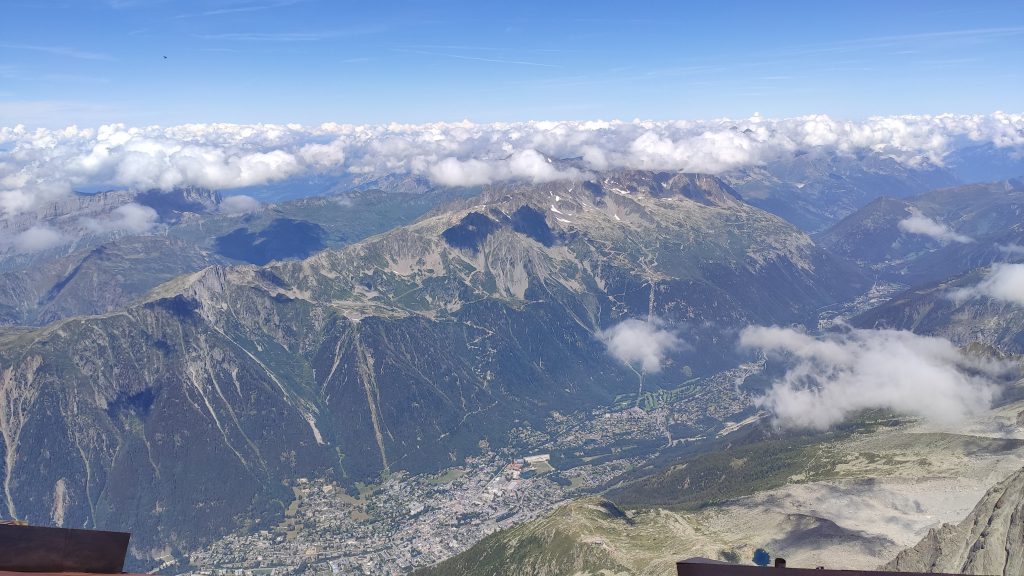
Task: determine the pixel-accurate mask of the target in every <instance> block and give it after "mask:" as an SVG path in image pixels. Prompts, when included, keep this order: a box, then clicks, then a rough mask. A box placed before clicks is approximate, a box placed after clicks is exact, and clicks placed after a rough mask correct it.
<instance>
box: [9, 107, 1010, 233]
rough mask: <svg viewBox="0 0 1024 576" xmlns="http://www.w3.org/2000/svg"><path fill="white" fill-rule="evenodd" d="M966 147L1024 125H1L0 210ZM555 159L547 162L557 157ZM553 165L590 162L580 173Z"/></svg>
mask: <svg viewBox="0 0 1024 576" xmlns="http://www.w3.org/2000/svg"><path fill="white" fill-rule="evenodd" d="M958 142H961V143H962V142H986V143H991V144H993V145H995V146H998V147H1024V115H1022V114H1006V113H995V114H991V115H952V114H944V115H939V116H893V117H876V118H870V119H868V120H864V121H858V122H846V121H840V120H835V119H832V118H829V117H828V116H803V117H797V118H787V119H778V120H772V119H766V118H762V117H760V116H754V117H752V118H747V119H741V120H733V119H719V120H710V121H659V122H652V121H640V120H635V121H630V122H621V121H612V122H605V121H580V122H520V123H496V124H473V123H470V122H460V123H437V124H422V125H406V124H389V125H382V126H356V125H349V124H333V123H328V124H322V125H320V126H312V127H310V126H301V125H297V124H288V125H270V124H257V125H236V124H187V125H182V126H173V127H169V128H161V127H159V126H149V127H135V128H133V127H128V126H125V125H121V124H114V125H105V126H101V127H99V128H98V129H92V128H79V127H76V126H71V127H68V128H64V129H60V130H46V129H38V130H29V129H27V128H25V127H23V126H15V127H6V128H0V213H3V214H5V215H11V214H17V213H19V212H24V211H29V210H33V209H36V208H38V207H39V206H41V205H42V204H44V203H46V202H48V201H51V200H53V199H56V198H60V197H61V196H62V195H65V194H68V193H70V191H71V190H72V189H73V188H76V187H84V186H89V187H106V186H109V187H132V188H139V189H148V188H158V189H163V190H170V189H172V188H175V187H180V186H186V185H194V186H203V187H208V188H213V189H231V188H239V187H244V186H257V185H262V184H266V183H269V182H274V181H279V180H284V179H287V178H290V177H293V176H297V175H301V174H308V173H350V174H384V173H393V172H406V173H410V174H415V175H421V176H426V177H428V178H430V179H432V180H433V181H434V182H437V183H439V184H445V185H466V186H468V185H480V184H488V183H491V182H494V181H498V180H506V179H510V178H525V179H529V180H533V181H536V182H547V181H552V180H557V179H561V178H574V177H577V176H579V175H580V171H581V170H605V169H611V168H636V169H659V170H687V171H693V172H710V173H720V172H723V171H726V170H731V169H735V168H740V167H745V166H752V165H757V164H761V163H765V162H769V161H772V160H776V159H781V158H787V157H791V156H793V155H794V154H796V153H798V152H808V151H815V150H819V151H823V152H827V153H837V154H851V155H852V154H858V153H862V152H871V153H877V154H881V155H884V156H889V157H892V158H894V159H896V160H897V161H899V162H902V163H904V164H907V165H918V164H921V163H924V162H931V163H934V164H941V163H942V160H943V158H944V157H945V155H946V154H948V153H949V152H950V151H951V150H953V149H954V148H955V147H956V146H957V145H958V144H957V143H958ZM545 155H547V156H545ZM548 156H550V157H552V158H579V159H580V161H579V167H578V168H567V167H558V166H557V165H555V164H552V163H550V162H548V159H547V157H548Z"/></svg>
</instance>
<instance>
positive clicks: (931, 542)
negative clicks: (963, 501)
mask: <svg viewBox="0 0 1024 576" xmlns="http://www.w3.org/2000/svg"><path fill="white" fill-rule="evenodd" d="M885 569H888V570H900V571H905V572H948V573H953V574H993V575H1000V574H1001V575H1003V576H1020V575H1021V574H1024V470H1021V471H1020V472H1017V473H1016V474H1014V475H1013V476H1010V477H1009V478H1007V479H1006V480H1004V481H1002V482H1000V483H999V484H997V485H996V486H994V487H993V488H992V489H991V490H989V491H988V493H987V494H985V496H984V498H982V499H981V501H980V502H978V505H977V506H976V507H975V508H974V510H973V511H972V512H971V513H970V515H969V516H967V518H965V519H964V521H963V522H961V523H959V524H957V525H955V526H954V525H951V524H945V525H943V526H942V527H941V528H937V529H933V530H932V531H930V532H929V533H928V535H927V536H925V537H924V539H923V540H921V542H920V543H918V544H917V546H914V547H913V548H910V549H908V550H905V551H903V552H901V553H900V554H899V555H898V556H897V557H896V558H895V559H894V560H892V561H891V562H889V563H888V564H886V565H885Z"/></svg>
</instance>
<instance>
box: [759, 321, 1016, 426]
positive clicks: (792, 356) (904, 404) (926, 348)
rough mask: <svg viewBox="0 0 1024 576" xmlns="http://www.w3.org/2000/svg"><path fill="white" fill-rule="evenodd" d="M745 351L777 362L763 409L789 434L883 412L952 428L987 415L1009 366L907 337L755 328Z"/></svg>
mask: <svg viewBox="0 0 1024 576" xmlns="http://www.w3.org/2000/svg"><path fill="white" fill-rule="evenodd" d="M740 346H741V347H742V348H747V349H757V350H762V351H764V352H765V353H766V354H767V355H768V356H769V357H770V358H775V359H780V360H782V361H783V362H785V365H786V366H787V369H786V373H785V375H784V376H782V377H781V378H780V379H779V380H777V381H776V382H774V383H773V384H772V386H771V388H769V390H768V391H767V392H766V393H765V395H764V396H763V397H761V398H760V399H759V400H758V404H759V405H760V406H762V407H764V408H766V409H768V410H770V411H771V412H772V413H773V414H774V416H775V419H776V422H777V423H778V424H779V425H781V426H785V427H794V428H815V429H821V430H823V429H826V428H828V427H830V426H832V425H834V424H837V423H839V422H841V421H843V420H845V419H846V418H848V417H849V416H851V415H852V414H854V413H856V412H857V411H860V410H864V409H869V408H884V409H889V410H893V411H896V412H900V413H904V414H911V415H914V416H918V417H922V418H926V419H929V420H932V421H935V422H938V423H942V424H949V423H955V422H958V421H961V420H963V419H964V418H966V417H968V416H970V415H972V414H977V413H980V412H981V411H983V410H985V409H987V408H989V407H990V406H991V405H992V402H993V401H994V400H995V398H996V396H997V395H998V393H999V384H998V382H997V379H998V378H999V377H1000V376H1001V375H1004V374H1005V373H1007V372H1008V370H1009V369H1010V367H1009V366H1007V365H1004V364H1001V363H998V362H995V361H988V360H984V359H980V358H975V357H972V356H968V355H966V354H964V353H963V352H961V351H960V350H959V349H958V348H957V347H956V346H954V345H953V344H952V343H951V342H949V341H948V340H945V339H943V338H934V337H927V336H919V335H916V334H914V333H912V332H907V331H902V330H862V329H849V330H847V331H846V332H843V333H840V334H827V335H823V336H811V335H808V334H806V333H803V332H800V331H797V330H793V329H791V328H779V327H764V326H751V327H748V328H746V329H745V330H743V332H742V333H741V334H740Z"/></svg>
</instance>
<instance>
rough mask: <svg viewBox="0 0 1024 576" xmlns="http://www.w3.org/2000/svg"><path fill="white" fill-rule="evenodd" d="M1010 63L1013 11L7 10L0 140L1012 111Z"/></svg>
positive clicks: (949, 6)
mask: <svg viewBox="0 0 1024 576" xmlns="http://www.w3.org/2000/svg"><path fill="white" fill-rule="evenodd" d="M1021 61H1024V10H1021V9H1020V6H1019V4H1017V3H1015V2H1012V1H992V2H974V3H970V4H967V5H965V4H963V3H960V2H953V1H950V0H946V1H940V2H918V1H914V2H900V3H881V2H872V3H864V2H853V1H847V0H843V1H837V2H828V3H820V2H807V1H800V2H789V3H786V4H785V5H781V6H780V5H776V4H774V3H772V4H769V3H762V2H749V1H748V2H737V1H732V2H716V3H712V4H692V3H685V4H684V3H673V2H647V3H640V4H632V3H631V4H628V5H613V4H608V5H604V4H601V3H597V4H595V3H582V2H579V3H577V2H573V3H554V4H552V3H540V2H519V3H516V4H515V5H514V6H499V5H493V4H490V3H474V2H464V1H452V2H429V3H428V2H377V3H373V4H372V5H370V4H365V5H363V4H350V3H338V2H328V1H326V0H191V1H182V2H171V1H152V2H146V1H141V0H83V1H81V2H64V3H61V4H54V3H38V2H28V1H9V2H6V3H5V7H4V18H3V21H2V22H0V126H15V125H18V124H23V125H26V126H28V127H30V128H31V127H38V126H45V127H62V126H67V125H71V124H76V125H79V126H98V125H100V124H105V123H112V122H118V123H125V124H128V125H133V126H143V125H150V124H160V125H163V126H168V125H174V124H183V123H208V122H231V123H281V124H283V123H289V122H299V123H304V124H319V123H321V122H328V121H333V122H342V123H356V124H364V123H370V124H383V123H388V122H409V123H424V122H435V121H458V120H462V119H471V120H473V121H475V122H495V121H523V120H536V119H596V118H603V119H615V118H617V119H632V118H638V117H639V118H652V119H678V118H684V119H707V118H713V117H723V116H726V117H739V118H744V117H748V116H750V115H751V114H753V113H755V112H759V113H761V114H763V115H765V116H769V117H791V116H798V115H805V114H814V113H824V114H829V115H831V116H833V117H838V118H845V119H863V118H866V117H870V116H875V115H892V114H940V113H946V112H953V113H991V112H994V111H997V110H1004V111H1010V112H1015V111H1018V110H1019V109H1020V108H1021V106H1020V104H1021V97H1020V94H1021V93H1024V76H1022V74H1021V67H1020V66H1019V63H1020V62H1021ZM953 79H955V81H954V80H953Z"/></svg>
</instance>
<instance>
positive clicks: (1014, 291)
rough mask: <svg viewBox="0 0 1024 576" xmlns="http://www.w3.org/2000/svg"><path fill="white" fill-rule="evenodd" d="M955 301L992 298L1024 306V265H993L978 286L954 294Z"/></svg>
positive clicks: (956, 291)
mask: <svg viewBox="0 0 1024 576" xmlns="http://www.w3.org/2000/svg"><path fill="white" fill-rule="evenodd" d="M952 297H953V299H954V300H969V299H971V298H982V297H983V298H992V299H995V300H1002V301H1004V302H1010V303H1012V304H1018V305H1020V306H1024V264H1005V263H999V264H993V265H992V268H991V269H990V270H989V272H988V274H986V275H985V279H984V280H982V281H981V282H979V283H978V285H977V286H972V287H970V288H961V289H960V290H955V291H954V292H953V293H952Z"/></svg>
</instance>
